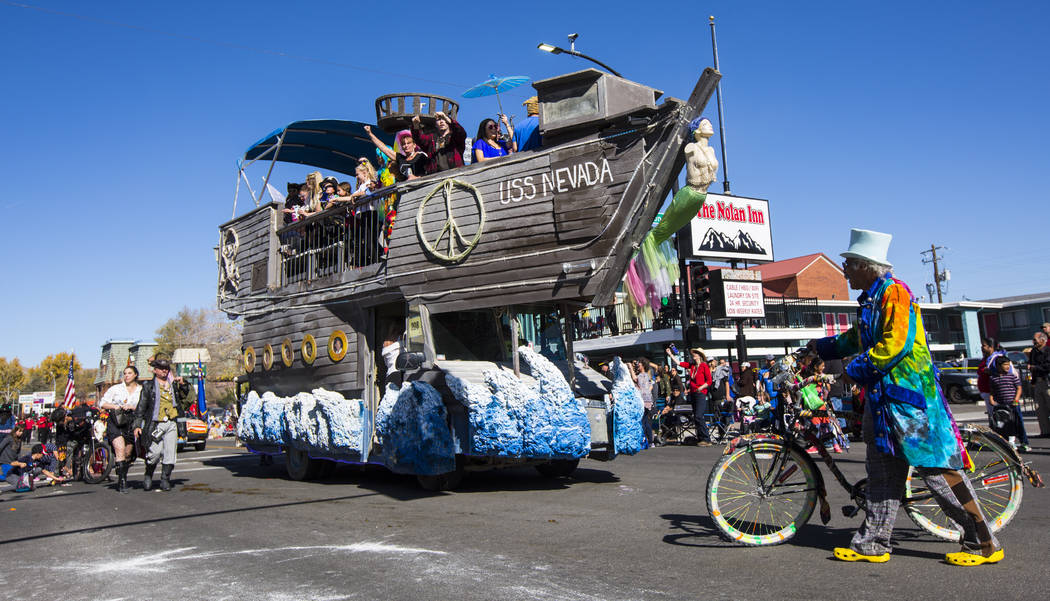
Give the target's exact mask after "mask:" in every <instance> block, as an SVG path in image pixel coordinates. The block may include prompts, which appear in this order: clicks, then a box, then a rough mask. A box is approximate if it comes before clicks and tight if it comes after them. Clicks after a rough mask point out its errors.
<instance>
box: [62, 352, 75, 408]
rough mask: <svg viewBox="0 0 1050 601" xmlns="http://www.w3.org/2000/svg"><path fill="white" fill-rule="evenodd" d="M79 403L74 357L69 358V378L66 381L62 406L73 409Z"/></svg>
mask: <svg viewBox="0 0 1050 601" xmlns="http://www.w3.org/2000/svg"><path fill="white" fill-rule="evenodd" d="M76 404H77V386H76V382H75V381H74V380H73V357H70V358H69V379H68V380H67V381H66V394H65V398H64V399H63V400H62V407H63V408H65V409H72V408H73V406H74V405H76Z"/></svg>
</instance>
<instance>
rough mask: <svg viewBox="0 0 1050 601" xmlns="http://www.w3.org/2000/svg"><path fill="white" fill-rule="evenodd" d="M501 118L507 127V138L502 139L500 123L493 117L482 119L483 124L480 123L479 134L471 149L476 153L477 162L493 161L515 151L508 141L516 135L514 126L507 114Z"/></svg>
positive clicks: (475, 159)
mask: <svg viewBox="0 0 1050 601" xmlns="http://www.w3.org/2000/svg"><path fill="white" fill-rule="evenodd" d="M499 118H500V121H501V122H502V123H503V125H504V127H506V128H507V139H500V130H499V124H498V123H496V122H495V121H494V120H492V119H482V121H481V124H480V125H478V134H477V136H475V137H474V146H473V147H472V149H471V152H473V153H474V162H475V163H482V162H484V161H491V160H492V159H498V158H500V157H505V156H507V155H508V154H511V153H512V152H514V148H513V147H511V143H510V142H508V141H507V140H509V139H511V138H513V137H514V126H513V125H511V124H510V121H508V120H507V116H506V115H500V116H499Z"/></svg>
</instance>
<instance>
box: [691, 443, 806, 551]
mask: <svg viewBox="0 0 1050 601" xmlns="http://www.w3.org/2000/svg"><path fill="white" fill-rule="evenodd" d="M784 453H786V456H785V457H784V458H783V464H782V465H781V456H782V455H783V454H784ZM774 470H775V472H776V473H774ZM816 470H817V468H816V466H815V465H814V464H813V462H812V461H811V460H810V459H809V457H807V456H806V455H805V454H804V453H802V452H801V451H800V450H799V449H797V448H795V447H794V446H792V447H787V448H785V446H784V443H782V442H775V441H768V442H767V441H763V442H755V443H753V444H751V445H741V446H739V447H737V448H736V449H734V450H733V452H732V453H730V454H729V455H725V456H723V457H722V459H721V460H720V461H719V462H718V463H716V464H715V467H714V468H712V469H711V475H710V476H708V478H707V511H708V514H710V516H711V519H712V520H713V521H714V523H715V525H716V526H717V527H718V529H719V531H721V533H722V535H723V537H724V538H726V539H727V540H729V541H733V542H737V543H740V544H742V545H748V546H759V545H779V544H780V543H783V542H785V541H787V540H789V539H790V538H791V537H793V536H795V533H796V532H798V529H799V528H801V527H802V526H803V525H804V524H805V523H806V522H807V521H808V520H809V516H811V515H812V514H813V508H814V507H816V504H817V482H818V474H817V471H816Z"/></svg>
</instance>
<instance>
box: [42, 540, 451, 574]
mask: <svg viewBox="0 0 1050 601" xmlns="http://www.w3.org/2000/svg"><path fill="white" fill-rule="evenodd" d="M194 550H196V547H181V548H178V549H171V550H168V551H161V552H159V553H154V554H152V555H146V556H138V557H133V558H127V559H121V560H120V561H105V562H100V563H97V564H83V563H81V564H69V565H66V566H62V567H61V568H59V569H65V568H68V567H73V568H79V569H81V570H84V571H86V572H88V573H98V572H114V571H120V572H125V571H128V572H131V571H136V570H138V571H143V572H163V571H167V570H169V569H170V567H171V564H172V563H173V562H176V561H194V562H199V561H200V560H202V559H211V558H215V557H223V556H231V555H262V554H264V553H281V554H287V553H289V552H295V551H307V552H309V551H334V552H339V551H342V552H344V553H393V554H397V555H423V554H427V555H448V553H446V552H445V551H435V550H433V549H423V548H420V547H402V546H400V545H392V544H389V543H383V542H378V541H366V542H361V543H351V544H349V545H312V546H302V547H276V548H269V549H241V550H239V551H204V552H200V553H189V551H194ZM304 558H305V557H304ZM56 567H57V566H56Z"/></svg>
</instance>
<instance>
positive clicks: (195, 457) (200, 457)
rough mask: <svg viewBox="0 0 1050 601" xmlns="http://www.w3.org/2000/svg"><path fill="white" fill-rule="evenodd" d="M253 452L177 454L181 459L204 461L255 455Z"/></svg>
mask: <svg viewBox="0 0 1050 601" xmlns="http://www.w3.org/2000/svg"><path fill="white" fill-rule="evenodd" d="M255 456H256V455H255V454H254V453H228V454H226V455H197V454H193V455H190V456H188V457H187V456H185V455H182V454H181V453H180V454H179V459H181V460H183V461H206V460H208V459H226V458H229V457H255Z"/></svg>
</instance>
